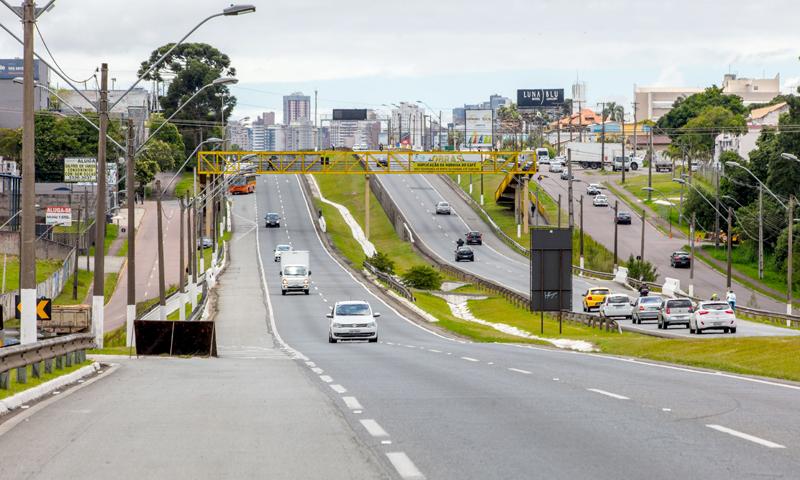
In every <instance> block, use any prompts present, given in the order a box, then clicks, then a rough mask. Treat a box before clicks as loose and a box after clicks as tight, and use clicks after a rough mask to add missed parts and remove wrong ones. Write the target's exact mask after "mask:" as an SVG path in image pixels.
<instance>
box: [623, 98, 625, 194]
mask: <svg viewBox="0 0 800 480" xmlns="http://www.w3.org/2000/svg"><path fill="white" fill-rule="evenodd" d="M622 183H623V184H624V183H625V109H624V108H623V110H622Z"/></svg>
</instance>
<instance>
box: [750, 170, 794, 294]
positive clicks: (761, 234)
mask: <svg viewBox="0 0 800 480" xmlns="http://www.w3.org/2000/svg"><path fill="white" fill-rule="evenodd" d="M790 226H791V225H790ZM758 278H759V279H763V278H764V191H763V189H762V188H761V184H759V185H758Z"/></svg>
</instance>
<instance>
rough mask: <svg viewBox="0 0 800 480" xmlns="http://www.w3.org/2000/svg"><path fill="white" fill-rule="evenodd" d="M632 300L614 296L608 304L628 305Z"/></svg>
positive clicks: (609, 299) (622, 296)
mask: <svg viewBox="0 0 800 480" xmlns="http://www.w3.org/2000/svg"><path fill="white" fill-rule="evenodd" d="M628 302H630V299H628V297H626V296H625V295H612V296H610V297H608V303H628Z"/></svg>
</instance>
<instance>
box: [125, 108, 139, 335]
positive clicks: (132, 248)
mask: <svg viewBox="0 0 800 480" xmlns="http://www.w3.org/2000/svg"><path fill="white" fill-rule="evenodd" d="M135 138H136V137H135V135H134V130H133V119H130V118H129V119H128V143H127V145H126V147H127V152H126V157H127V158H126V159H125V183H126V190H127V191H128V195H127V197H128V199H127V201H128V232H127V235H128V266H127V268H128V287H127V290H128V292H127V293H128V304H127V308H126V312H125V332H126V333H127V335H126V337H125V346H127V347H131V346H133V343H134V342H133V336H134V335H133V321H134V320H136V206H135V204H136V172H135V165H134V156H135V152H136V148H135V147H136V146H135V145H134V139H135Z"/></svg>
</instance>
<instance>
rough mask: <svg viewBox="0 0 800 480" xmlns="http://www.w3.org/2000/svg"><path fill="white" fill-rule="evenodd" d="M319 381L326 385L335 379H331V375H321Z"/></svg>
mask: <svg viewBox="0 0 800 480" xmlns="http://www.w3.org/2000/svg"><path fill="white" fill-rule="evenodd" d="M319 379H320V380H322V381H323V382H325V383H331V382H332V381H333V379H332V378H331V377H330V375H320V376H319Z"/></svg>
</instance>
